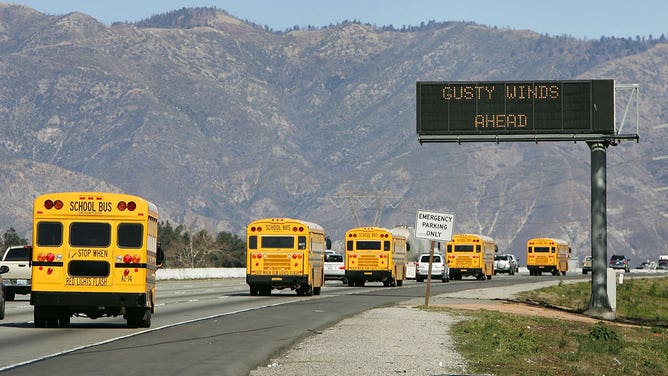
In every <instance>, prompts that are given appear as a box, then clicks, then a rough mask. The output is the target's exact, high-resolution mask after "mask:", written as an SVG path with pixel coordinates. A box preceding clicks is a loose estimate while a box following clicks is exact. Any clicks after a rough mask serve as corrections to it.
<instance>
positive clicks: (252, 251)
mask: <svg viewBox="0 0 668 376" xmlns="http://www.w3.org/2000/svg"><path fill="white" fill-rule="evenodd" d="M325 243H326V242H325V230H323V228H322V226H320V225H318V224H316V223H312V222H308V221H302V220H299V219H290V218H265V219H259V220H256V221H254V222H251V223H250V224H248V226H247V228H246V283H247V284H248V286H250V294H251V295H271V290H272V289H279V290H280V289H284V288H290V289H292V290H295V291H296V292H297V295H308V296H311V295H320V288H321V287H322V286H323V285H324V284H325V270H324V267H325V261H324V253H325Z"/></svg>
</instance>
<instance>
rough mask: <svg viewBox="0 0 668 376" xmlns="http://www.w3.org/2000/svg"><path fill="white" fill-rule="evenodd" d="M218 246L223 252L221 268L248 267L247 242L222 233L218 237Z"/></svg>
mask: <svg viewBox="0 0 668 376" xmlns="http://www.w3.org/2000/svg"><path fill="white" fill-rule="evenodd" d="M216 245H217V246H218V248H219V249H220V251H221V259H220V261H221V263H220V266H222V267H233V268H241V267H245V266H246V242H244V241H243V240H242V239H241V238H240V237H238V236H237V235H234V234H231V233H229V232H224V231H221V232H220V233H218V236H217V237H216Z"/></svg>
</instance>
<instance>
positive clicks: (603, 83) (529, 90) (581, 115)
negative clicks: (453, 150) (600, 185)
mask: <svg viewBox="0 0 668 376" xmlns="http://www.w3.org/2000/svg"><path fill="white" fill-rule="evenodd" d="M416 86H417V133H418V137H419V139H420V142H457V141H458V142H471V141H497V142H498V141H534V140H536V141H539V140H554V141H562V140H596V139H600V138H612V137H614V134H615V123H614V121H615V115H614V109H615V103H614V91H615V84H614V80H578V81H485V82H478V81H438V82H436V81H418V82H417V85H416Z"/></svg>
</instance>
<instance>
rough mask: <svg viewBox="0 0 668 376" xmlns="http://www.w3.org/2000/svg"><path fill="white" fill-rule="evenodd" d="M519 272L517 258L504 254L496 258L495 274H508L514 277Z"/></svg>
mask: <svg viewBox="0 0 668 376" xmlns="http://www.w3.org/2000/svg"><path fill="white" fill-rule="evenodd" d="M518 270H519V264H518V262H517V257H515V255H512V254H503V255H496V256H494V274H496V273H508V274H509V275H514V274H515V273H517V271H518Z"/></svg>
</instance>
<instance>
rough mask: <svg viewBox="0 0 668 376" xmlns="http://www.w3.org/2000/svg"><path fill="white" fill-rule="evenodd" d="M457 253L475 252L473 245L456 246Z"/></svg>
mask: <svg viewBox="0 0 668 376" xmlns="http://www.w3.org/2000/svg"><path fill="white" fill-rule="evenodd" d="M455 252H473V245H471V244H455Z"/></svg>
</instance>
